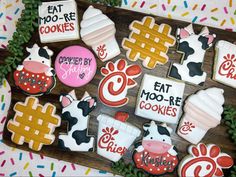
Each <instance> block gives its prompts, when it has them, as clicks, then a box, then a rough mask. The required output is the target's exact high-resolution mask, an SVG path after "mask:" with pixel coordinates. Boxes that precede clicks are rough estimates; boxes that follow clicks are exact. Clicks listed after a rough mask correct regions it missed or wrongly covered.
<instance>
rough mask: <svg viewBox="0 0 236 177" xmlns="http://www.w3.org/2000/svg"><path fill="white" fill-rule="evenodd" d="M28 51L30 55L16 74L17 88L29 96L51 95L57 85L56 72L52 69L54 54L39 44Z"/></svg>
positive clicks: (19, 66)
mask: <svg viewBox="0 0 236 177" xmlns="http://www.w3.org/2000/svg"><path fill="white" fill-rule="evenodd" d="M26 50H27V51H28V52H29V53H30V55H29V56H28V57H27V58H25V59H24V61H23V63H22V65H18V67H17V69H16V71H15V72H14V80H15V84H16V86H18V87H19V88H20V89H21V90H23V92H24V93H26V94H28V95H43V94H45V93H47V94H48V93H50V91H51V90H52V89H53V88H54V87H55V84H56V80H55V71H54V69H53V68H52V67H51V56H52V55H53V52H52V51H51V50H50V49H48V47H47V46H45V47H39V46H38V45H37V44H34V45H33V47H32V48H28V47H27V48H26Z"/></svg>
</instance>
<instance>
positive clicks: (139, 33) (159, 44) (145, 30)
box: [122, 16, 175, 69]
mask: <svg viewBox="0 0 236 177" xmlns="http://www.w3.org/2000/svg"><path fill="white" fill-rule="evenodd" d="M129 29H130V30H131V33H130V35H129V38H124V39H123V41H122V47H123V48H124V49H125V50H127V52H126V56H127V58H128V59H129V60H131V61H136V60H138V59H140V60H142V61H143V66H144V67H146V68H148V69H153V68H155V66H156V65H157V64H165V63H167V62H168V60H169V58H168V56H167V55H166V54H167V52H168V50H169V47H171V46H174V45H175V37H174V36H172V35H171V30H172V29H171V27H170V26H169V25H167V24H161V25H157V24H156V23H155V19H154V18H153V17H149V16H147V17H144V18H143V19H142V21H137V20H135V21H133V22H132V23H131V24H130V26H129Z"/></svg>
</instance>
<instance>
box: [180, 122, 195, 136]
mask: <svg viewBox="0 0 236 177" xmlns="http://www.w3.org/2000/svg"><path fill="white" fill-rule="evenodd" d="M194 128H195V125H193V123H191V122H184V124H183V125H182V126H181V127H180V128H179V132H180V133H181V134H183V135H187V134H188V133H189V132H191V131H192V129H194Z"/></svg>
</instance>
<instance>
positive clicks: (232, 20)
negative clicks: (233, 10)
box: [230, 17, 235, 25]
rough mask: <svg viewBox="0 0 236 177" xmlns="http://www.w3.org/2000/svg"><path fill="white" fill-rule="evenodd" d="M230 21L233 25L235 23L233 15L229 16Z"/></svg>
mask: <svg viewBox="0 0 236 177" xmlns="http://www.w3.org/2000/svg"><path fill="white" fill-rule="evenodd" d="M230 21H231V23H232V24H233V25H234V24H235V21H234V18H233V17H231V18H230Z"/></svg>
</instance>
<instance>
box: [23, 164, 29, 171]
mask: <svg viewBox="0 0 236 177" xmlns="http://www.w3.org/2000/svg"><path fill="white" fill-rule="evenodd" d="M28 166H29V162H27V163H26V164H25V165H24V168H23V169H24V170H26V169H27V168H28Z"/></svg>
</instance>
